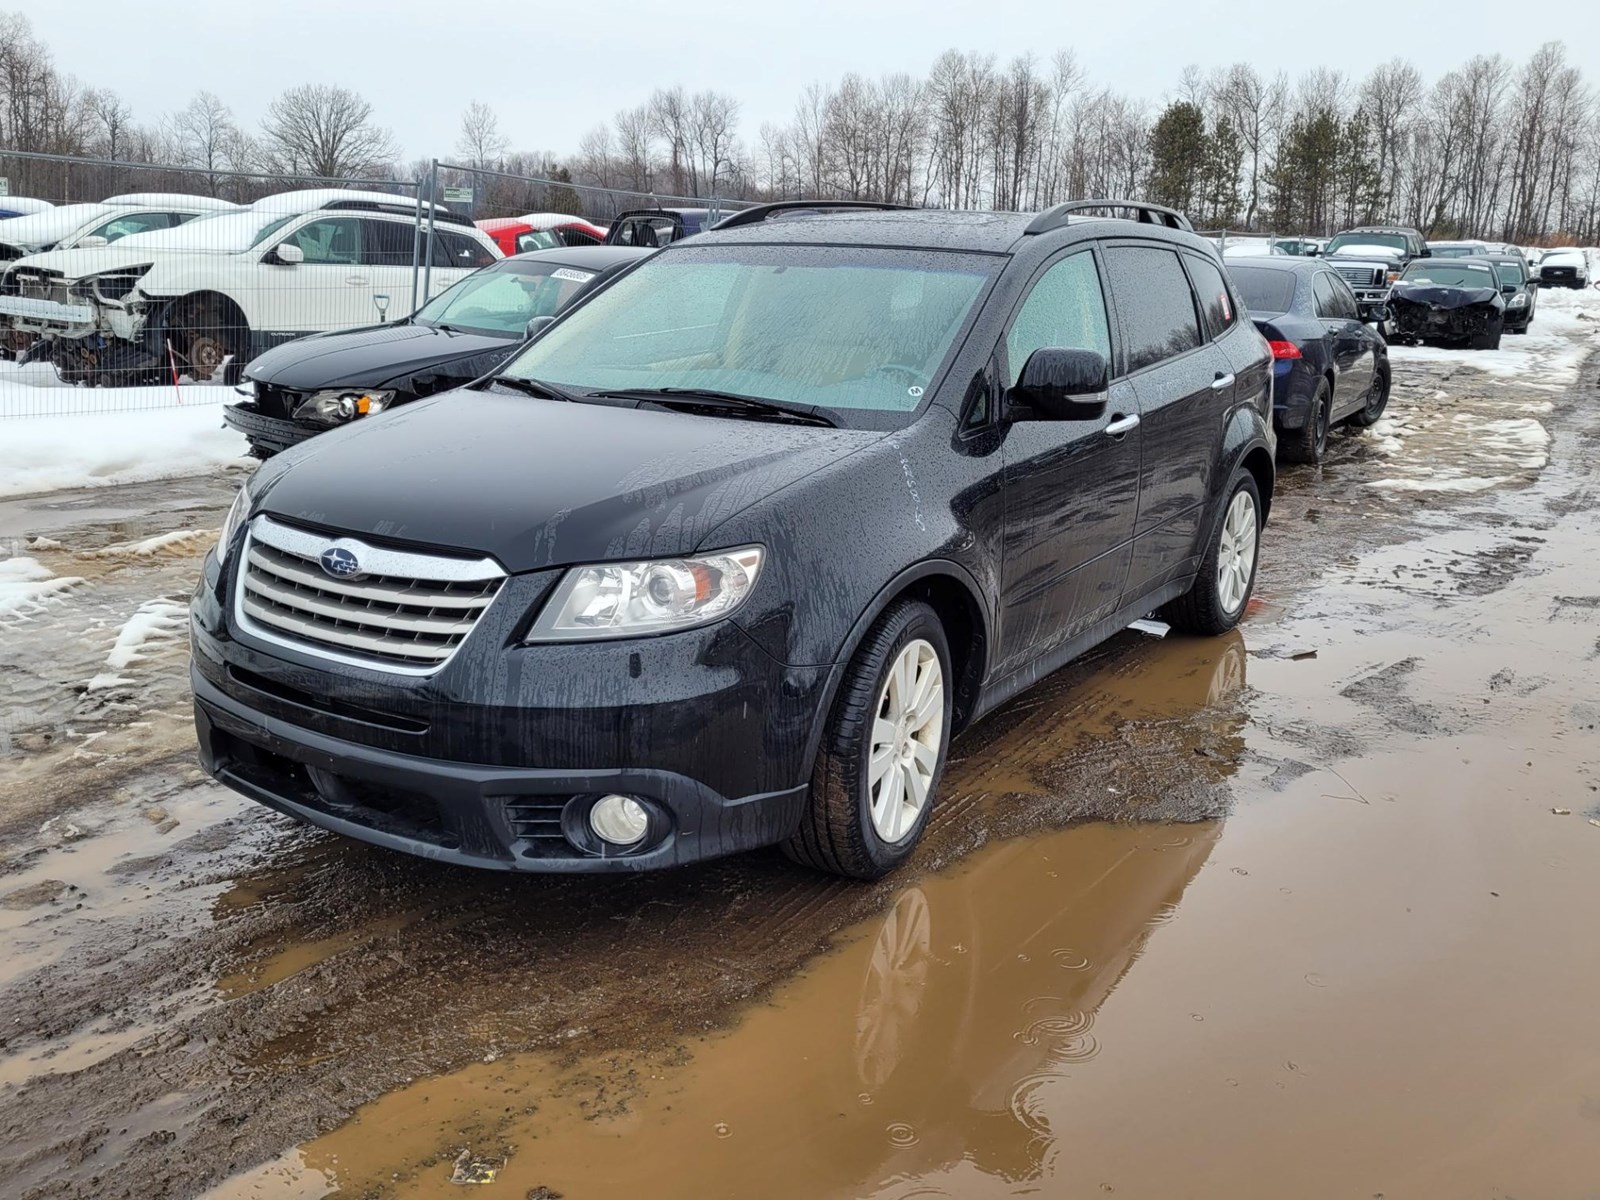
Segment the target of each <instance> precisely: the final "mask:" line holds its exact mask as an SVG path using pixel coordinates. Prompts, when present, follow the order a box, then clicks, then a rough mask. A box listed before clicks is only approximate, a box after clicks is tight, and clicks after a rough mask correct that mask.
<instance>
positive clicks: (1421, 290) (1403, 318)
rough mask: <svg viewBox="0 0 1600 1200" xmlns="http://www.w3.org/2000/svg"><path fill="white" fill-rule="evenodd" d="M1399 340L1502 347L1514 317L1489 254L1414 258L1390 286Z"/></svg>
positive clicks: (1475, 346) (1390, 306)
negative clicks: (1507, 329) (1481, 256)
mask: <svg viewBox="0 0 1600 1200" xmlns="http://www.w3.org/2000/svg"><path fill="white" fill-rule="evenodd" d="M1389 311H1390V313H1391V314H1393V317H1394V328H1395V335H1396V337H1398V338H1399V339H1400V340H1401V341H1405V342H1409V343H1412V344H1415V343H1417V342H1438V343H1442V344H1445V345H1454V346H1471V347H1472V348H1473V349H1474V350H1498V349H1500V335H1501V334H1502V333H1504V332H1505V328H1506V323H1507V321H1508V320H1509V319H1510V318H1509V313H1508V309H1507V305H1506V297H1505V296H1504V295H1503V294H1502V293H1501V291H1500V276H1499V274H1498V272H1497V270H1496V268H1495V265H1494V263H1492V262H1490V261H1489V260H1488V259H1487V258H1452V259H1445V260H1441V261H1438V262H1434V261H1431V260H1428V259H1422V260H1419V261H1417V262H1414V263H1411V264H1410V265H1409V266H1407V267H1406V269H1405V271H1404V272H1403V273H1402V274H1401V276H1400V278H1399V280H1398V281H1397V282H1396V283H1395V285H1394V287H1393V288H1392V289H1390V292H1389Z"/></svg>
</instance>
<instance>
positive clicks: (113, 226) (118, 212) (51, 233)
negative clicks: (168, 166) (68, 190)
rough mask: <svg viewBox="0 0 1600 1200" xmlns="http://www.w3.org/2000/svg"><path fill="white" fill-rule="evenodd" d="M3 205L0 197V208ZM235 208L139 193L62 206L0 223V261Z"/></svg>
mask: <svg viewBox="0 0 1600 1200" xmlns="http://www.w3.org/2000/svg"><path fill="white" fill-rule="evenodd" d="M3 207H4V203H3V201H0V208H3ZM238 209H239V206H238V205H237V204H233V203H230V202H229V201H227V200H216V199H213V198H212V197H210V196H184V195H168V194H166V193H162V192H141V193H138V194H134V195H127V196H112V197H111V198H110V199H109V200H102V201H101V202H100V203H98V204H62V205H59V206H56V207H48V208H42V209H40V210H39V211H38V212H35V213H28V214H26V215H24V216H20V217H8V218H7V219H5V220H3V221H0V259H5V260H11V259H18V258H21V257H23V256H24V255H26V254H38V253H40V252H41V251H44V250H70V249H71V248H72V247H74V246H104V245H106V244H108V243H110V242H114V241H116V240H117V239H119V238H124V237H127V236H129V235H130V234H135V233H149V232H151V231H152V230H156V229H171V228H172V227H173V226H174V225H182V224H184V223H186V222H188V221H192V220H194V218H196V217H202V216H206V215H207V214H209V213H218V212H237V211H238Z"/></svg>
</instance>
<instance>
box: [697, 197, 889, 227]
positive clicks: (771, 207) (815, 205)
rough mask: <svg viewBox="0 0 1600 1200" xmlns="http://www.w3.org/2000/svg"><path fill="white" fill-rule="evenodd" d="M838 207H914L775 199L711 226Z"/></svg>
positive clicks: (743, 223)
mask: <svg viewBox="0 0 1600 1200" xmlns="http://www.w3.org/2000/svg"><path fill="white" fill-rule="evenodd" d="M839 209H846V210H849V209H867V210H869V211H871V210H888V211H891V212H894V211H905V210H907V209H913V210H914V209H915V206H914V205H910V204H888V203H884V202H881V201H877V200H776V201H774V202H773V203H771V204H757V205H756V206H755V207H753V208H741V209H740V210H739V211H738V212H735V213H729V214H728V215H727V216H726V217H723V218H722V220H720V221H718V222H717V223H716V224H715V225H713V226H712V228H713V229H735V228H737V227H738V226H740V225H756V224H759V223H760V222H762V221H765V220H766V219H767V218H768V217H774V216H779V215H781V214H782V213H786V212H834V211H837V210H839Z"/></svg>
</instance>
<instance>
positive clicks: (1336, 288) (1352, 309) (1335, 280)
mask: <svg viewBox="0 0 1600 1200" xmlns="http://www.w3.org/2000/svg"><path fill="white" fill-rule="evenodd" d="M1328 284H1329V285H1330V286H1331V287H1332V288H1333V295H1334V299H1335V301H1336V302H1337V303H1338V305H1339V315H1340V316H1341V317H1343V318H1345V320H1347V321H1359V320H1360V319H1361V305H1360V303H1359V302H1358V301H1357V300H1356V294H1355V293H1354V292H1352V291H1351V290H1350V285H1349V284H1348V283H1346V282H1345V281H1344V280H1342V279H1340V278H1339V277H1338V276H1337V275H1329V276H1328Z"/></svg>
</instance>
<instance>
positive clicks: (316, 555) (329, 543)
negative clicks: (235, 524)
mask: <svg viewBox="0 0 1600 1200" xmlns="http://www.w3.org/2000/svg"><path fill="white" fill-rule="evenodd" d="M333 549H339V550H344V551H349V552H350V553H351V554H352V555H354V556H355V559H356V561H357V562H358V563H359V565H360V572H359V573H357V574H355V575H353V576H345V577H338V576H334V575H330V574H329V573H328V572H327V571H325V570H323V568H322V556H323V554H324V553H325V552H327V551H329V550H333ZM241 561H242V563H243V567H242V569H241V571H240V577H239V583H238V586H237V588H236V591H235V604H234V612H235V617H236V619H237V620H238V622H239V624H240V626H241V627H242V628H244V629H246V630H247V631H249V632H250V633H252V634H254V635H255V636H257V637H260V638H263V639H265V640H267V641H272V642H277V643H278V644H280V645H286V646H292V647H293V648H295V649H297V650H301V651H303V652H306V653H310V654H317V655H320V656H322V657H324V658H332V659H336V660H338V661H341V662H351V663H354V664H356V665H358V666H366V667H374V668H378V669H382V670H388V671H396V672H400V673H403V674H418V675H426V674H431V673H432V672H434V671H437V670H438V669H439V668H440V667H442V666H443V665H444V664H445V663H446V662H448V661H449V660H450V657H451V656H452V655H453V654H454V653H455V652H456V650H457V649H458V648H459V647H460V645H461V643H462V642H463V641H465V640H466V638H467V636H468V635H469V634H471V632H472V630H473V628H474V626H476V624H477V622H478V619H479V618H480V617H481V616H482V615H483V614H484V612H485V611H487V609H488V608H489V606H490V605H491V604H493V603H494V598H495V596H496V595H497V594H498V593H499V590H500V586H501V584H502V583H503V582H504V581H505V572H504V571H503V570H501V568H500V566H499V564H498V563H496V562H494V561H493V560H492V559H487V558H485V559H475V560H474V559H465V558H448V557H444V556H440V555H432V554H418V553H415V552H412V551H404V550H393V549H389V548H387V547H382V546H372V545H368V544H366V543H364V542H361V541H359V540H357V539H354V538H345V537H329V536H327V535H324V534H317V533H311V532H310V531H308V530H303V529H296V528H295V527H293V526H290V525H284V524H281V523H279V522H277V521H274V520H272V519H271V518H270V517H265V516H260V517H257V518H256V519H255V520H254V521H252V522H251V523H250V527H249V530H248V532H247V534H246V536H245V544H244V548H243V551H242V553H241Z"/></svg>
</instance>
